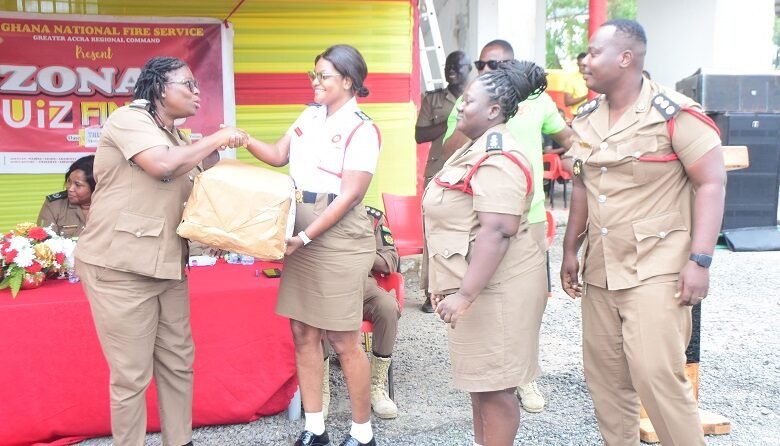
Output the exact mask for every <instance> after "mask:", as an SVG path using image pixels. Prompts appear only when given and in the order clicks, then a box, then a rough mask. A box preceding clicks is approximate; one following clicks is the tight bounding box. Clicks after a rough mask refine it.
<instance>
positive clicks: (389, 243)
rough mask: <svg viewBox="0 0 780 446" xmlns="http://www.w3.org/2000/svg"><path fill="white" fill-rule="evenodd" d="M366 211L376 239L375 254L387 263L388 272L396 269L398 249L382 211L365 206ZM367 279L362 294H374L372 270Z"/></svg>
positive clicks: (376, 286)
mask: <svg viewBox="0 0 780 446" xmlns="http://www.w3.org/2000/svg"><path fill="white" fill-rule="evenodd" d="M366 212H368V216H369V217H371V220H372V223H373V225H374V239H375V240H376V256H377V257H378V258H379V259H382V261H383V262H385V263H387V267H388V268H389V269H390V272H395V271H398V264H399V263H400V261H401V260H400V257H398V250H396V248H395V241H393V234H392V233H391V232H390V228H388V227H387V222H386V221H385V217H384V215H383V214H382V212H381V211H380V210H378V209H375V208H372V207H370V206H366ZM368 278H369V280H367V281H366V287H365V291H364V293H363V295H364V296H366V297H368V296H369V295H372V296H373V295H374V294H373V292H374V291H375V290H376V288H379V284H377V282H376V279H374V274H373V272H369V274H368Z"/></svg>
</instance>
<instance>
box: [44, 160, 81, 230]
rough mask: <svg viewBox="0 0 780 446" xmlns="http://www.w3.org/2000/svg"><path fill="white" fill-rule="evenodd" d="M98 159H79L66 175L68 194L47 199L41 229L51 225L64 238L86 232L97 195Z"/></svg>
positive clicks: (49, 196) (64, 193) (48, 196)
mask: <svg viewBox="0 0 780 446" xmlns="http://www.w3.org/2000/svg"><path fill="white" fill-rule="evenodd" d="M94 162H95V155H89V156H85V157H82V158H79V159H77V160H76V161H74V162H73V164H71V165H70V167H69V168H68V171H67V172H66V173H65V190H64V191H61V192H57V193H55V194H51V195H47V196H46V201H44V202H43V206H41V211H40V212H39V213H38V226H41V227H46V226H49V225H51V227H52V230H54V232H56V233H57V234H60V235H62V236H64V237H78V236H79V234H81V231H83V230H84V225H85V224H86V222H87V217H88V216H89V206H90V205H91V204H92V192H94V191H95V178H94V177H93V176H92V165H93V164H94Z"/></svg>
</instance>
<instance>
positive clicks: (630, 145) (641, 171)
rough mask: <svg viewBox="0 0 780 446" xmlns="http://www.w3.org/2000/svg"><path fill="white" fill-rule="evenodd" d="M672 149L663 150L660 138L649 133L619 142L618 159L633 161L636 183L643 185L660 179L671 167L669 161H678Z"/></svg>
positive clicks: (633, 173)
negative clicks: (659, 141)
mask: <svg viewBox="0 0 780 446" xmlns="http://www.w3.org/2000/svg"><path fill="white" fill-rule="evenodd" d="M670 149H671V148H670ZM670 149H669V150H662V149H661V147H660V145H659V144H658V138H657V137H656V136H653V135H648V136H640V137H636V138H634V139H632V140H631V141H628V142H624V143H620V144H618V146H617V153H618V159H621V160H623V161H624V162H630V163H631V172H632V176H633V179H634V183H636V184H640V185H641V184H647V183H649V182H651V181H653V180H657V179H659V178H660V177H661V176H662V175H663V174H664V173H665V172H666V171H668V169H669V168H670V164H668V163H669V162H676V159H672V158H674V152H671V150H670ZM670 156H671V157H672V158H670Z"/></svg>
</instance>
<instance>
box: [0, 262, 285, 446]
mask: <svg viewBox="0 0 780 446" xmlns="http://www.w3.org/2000/svg"><path fill="white" fill-rule="evenodd" d="M268 267H280V265H278V264H271V263H266V262H259V263H255V264H254V265H251V266H249V265H247V266H244V265H228V264H225V263H218V264H217V265H216V266H212V267H193V268H192V269H191V270H190V273H189V277H190V294H191V304H190V305H191V321H192V335H193V339H194V342H195V364H194V369H195V370H194V374H195V380H194V396H193V398H194V401H193V424H194V425H195V426H203V425H210V424H232V423H243V422H248V421H253V420H256V419H258V418H259V417H261V416H264V415H272V414H275V413H278V412H281V411H283V410H285V409H286V408H287V406H288V404H289V402H290V399H291V398H292V396H293V394H294V393H295V389H296V387H297V378H296V373H295V354H294V347H293V341H292V335H291V332H290V326H289V321H288V320H287V319H286V318H283V317H280V316H277V315H276V313H275V312H274V307H275V305H276V296H277V292H278V288H279V279H269V278H267V277H265V276H263V275H262V272H261V271H262V269H263V268H268ZM256 271H259V272H260V274H259V277H257V276H256ZM153 387H154V382H152V388H150V389H149V392H147V405H148V430H149V431H159V429H160V423H159V417H158V408H157V395H156V390H155V389H154V388H153ZM110 431H111V429H110V421H109V396H108V366H107V365H106V362H105V359H104V358H103V354H102V352H101V350H100V345H99V343H98V340H97V334H96V332H95V328H94V324H93V322H92V316H91V313H90V309H89V303H88V301H87V299H86V297H85V296H84V293H83V291H82V288H81V285H80V284H70V283H68V281H67V280H49V281H46V282H44V284H43V286H42V287H40V288H38V289H35V290H22V291H21V292H20V293H19V295H18V296H17V297H16V299H12V298H11V294H10V292H9V291H8V290H0V445H29V444H36V443H43V444H57V445H62V444H71V443H74V442H77V441H80V440H83V439H84V438H89V437H96V436H104V435H110Z"/></svg>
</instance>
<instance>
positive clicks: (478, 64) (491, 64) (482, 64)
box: [474, 60, 507, 71]
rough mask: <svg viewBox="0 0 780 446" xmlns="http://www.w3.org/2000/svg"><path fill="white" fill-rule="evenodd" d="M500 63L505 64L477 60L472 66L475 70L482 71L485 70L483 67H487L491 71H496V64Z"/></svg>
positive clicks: (495, 61)
mask: <svg viewBox="0 0 780 446" xmlns="http://www.w3.org/2000/svg"><path fill="white" fill-rule="evenodd" d="M501 62H507V61H506V60H485V61H482V60H478V61H476V62H474V66H475V67H477V70H479V71H482V70H484V69H485V65H487V66H488V67H489V68H490V69H491V70H497V69H498V64H500V63H501Z"/></svg>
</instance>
